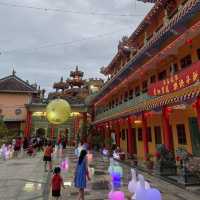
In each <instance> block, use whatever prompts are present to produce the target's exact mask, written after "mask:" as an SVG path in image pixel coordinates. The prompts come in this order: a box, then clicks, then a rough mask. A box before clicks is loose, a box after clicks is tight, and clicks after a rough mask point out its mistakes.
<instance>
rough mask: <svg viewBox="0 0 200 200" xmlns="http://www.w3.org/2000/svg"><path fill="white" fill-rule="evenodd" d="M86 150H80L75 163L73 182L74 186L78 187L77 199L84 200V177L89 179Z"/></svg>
mask: <svg viewBox="0 0 200 200" xmlns="http://www.w3.org/2000/svg"><path fill="white" fill-rule="evenodd" d="M86 155H87V151H86V150H82V151H81V153H80V156H79V160H78V163H77V167H76V171H75V178H74V183H75V187H76V188H78V189H79V196H78V200H84V189H85V188H86V177H87V178H88V180H90V177H89V173H88V163H87V156H86Z"/></svg>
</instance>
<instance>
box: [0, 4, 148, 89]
mask: <svg viewBox="0 0 200 200" xmlns="http://www.w3.org/2000/svg"><path fill="white" fill-rule="evenodd" d="M151 7H152V4H149V3H142V2H138V1H136V0H0V27H1V29H0V77H1V78H2V77H4V76H7V75H10V74H11V73H12V70H13V68H14V69H15V71H16V72H17V76H19V77H20V78H22V79H23V80H29V82H31V83H35V82H37V84H38V85H40V86H41V88H44V89H46V90H47V91H51V90H52V85H53V83H54V82H56V81H59V80H60V77H61V76H63V78H64V80H66V79H67V78H68V76H69V73H70V71H71V70H73V69H74V68H75V66H76V65H78V66H79V68H80V69H81V70H82V71H84V72H85V78H91V77H97V78H104V76H103V75H102V74H100V68H101V67H102V66H107V65H108V64H109V63H110V62H111V60H112V58H113V57H114V55H115V54H116V53H117V46H118V42H119V40H120V39H121V38H122V37H123V36H125V35H127V36H129V35H130V34H131V33H132V32H133V31H134V30H135V29H136V27H137V26H138V25H139V23H140V22H141V21H142V19H143V18H144V16H145V15H146V14H147V13H148V11H149V10H150V8H151ZM124 15H126V16H124Z"/></svg>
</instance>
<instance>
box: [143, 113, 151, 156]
mask: <svg viewBox="0 0 200 200" xmlns="http://www.w3.org/2000/svg"><path fill="white" fill-rule="evenodd" d="M142 137H143V143H144V158H145V159H146V155H147V154H148V153H149V146H148V131H147V117H146V116H145V113H143V114H142Z"/></svg>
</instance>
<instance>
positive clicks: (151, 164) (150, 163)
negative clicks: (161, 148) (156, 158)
mask: <svg viewBox="0 0 200 200" xmlns="http://www.w3.org/2000/svg"><path fill="white" fill-rule="evenodd" d="M146 166H147V169H148V170H153V167H154V162H153V161H151V160H150V161H146Z"/></svg>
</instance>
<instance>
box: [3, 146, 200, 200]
mask: <svg viewBox="0 0 200 200" xmlns="http://www.w3.org/2000/svg"><path fill="white" fill-rule="evenodd" d="M93 157H94V158H93V161H92V163H91V164H90V167H92V168H94V176H92V180H91V181H90V182H88V187H87V189H86V195H85V199H86V200H103V199H108V198H107V197H108V193H109V191H110V184H109V176H108V173H107V171H108V166H109V161H108V159H107V158H103V157H102V156H100V155H99V154H96V155H94V156H93ZM66 158H68V159H69V162H68V163H69V170H68V171H66V170H64V171H62V175H63V178H64V182H65V186H66V189H65V190H62V199H63V200H65V199H66V200H68V199H70V200H75V199H77V195H78V191H77V189H76V188H74V186H73V178H74V170H75V166H76V162H77V158H76V156H75V154H74V150H73V149H72V148H67V150H66V151H65V153H64V156H63V157H62V158H61V157H59V156H54V166H56V165H59V164H60V163H61V161H62V160H65V159H66ZM121 166H122V167H123V171H124V176H123V181H122V182H123V183H122V188H121V190H122V191H123V192H125V194H126V199H130V196H131V194H130V193H129V192H128V189H127V188H128V187H127V186H128V182H129V180H130V178H131V177H130V167H129V166H127V165H122V164H121ZM0 169H1V170H0V200H47V199H51V193H49V180H50V177H51V173H45V172H44V168H43V161H42V153H39V154H37V156H36V157H34V158H27V157H26V158H19V159H12V160H8V161H2V160H0ZM142 174H143V175H144V176H145V178H146V179H147V180H148V181H149V182H150V184H151V186H152V187H157V188H158V189H159V190H160V191H161V193H162V195H163V200H199V199H200V197H199V195H195V194H194V193H191V192H189V191H187V190H185V189H182V188H179V187H177V186H175V185H173V184H170V183H167V182H165V181H163V180H160V179H159V178H157V177H153V176H150V175H148V174H146V173H144V172H142Z"/></svg>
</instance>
